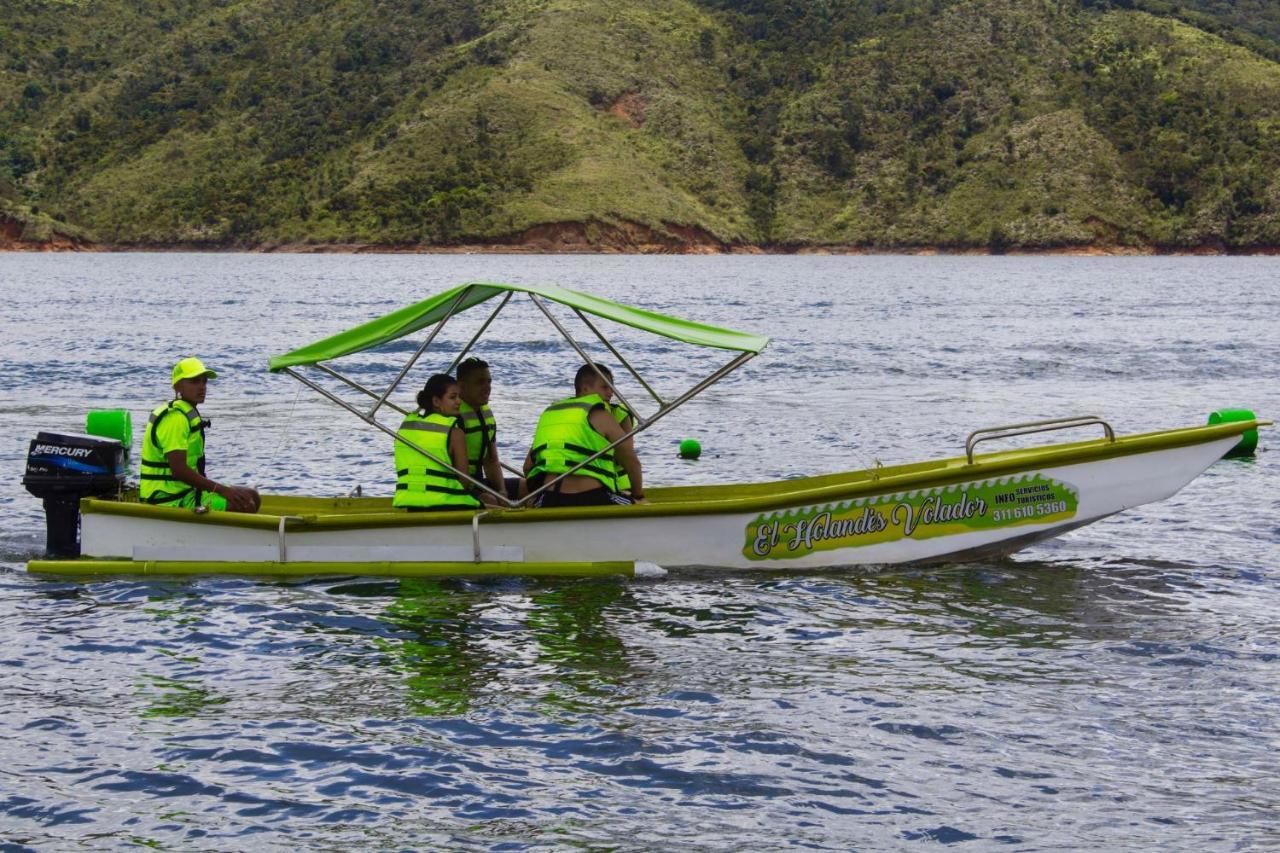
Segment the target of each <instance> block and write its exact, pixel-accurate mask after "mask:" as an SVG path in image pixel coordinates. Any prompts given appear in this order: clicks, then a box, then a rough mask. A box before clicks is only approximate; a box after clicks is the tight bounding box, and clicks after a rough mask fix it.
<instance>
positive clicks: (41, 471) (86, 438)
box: [22, 432, 129, 557]
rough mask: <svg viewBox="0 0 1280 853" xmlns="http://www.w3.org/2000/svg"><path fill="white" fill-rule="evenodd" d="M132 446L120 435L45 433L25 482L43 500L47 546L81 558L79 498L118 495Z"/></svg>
mask: <svg viewBox="0 0 1280 853" xmlns="http://www.w3.org/2000/svg"><path fill="white" fill-rule="evenodd" d="M128 460H129V448H128V446H127V445H125V444H124V443H123V442H122V441H121V440H120V439H113V438H101V437H97V436H92V435H67V434H64V433H56V432H40V433H37V434H36V439H35V441H33V442H31V447H30V449H29V450H28V451H27V472H26V474H24V475H23V477H22V485H24V486H26V487H27V491H28V492H31V494H33V495H35V496H36V497H38V498H40V499H41V500H43V501H44V517H45V533H46V536H45V550H46V552H47V553H48V555H49V556H50V557H79V556H80V499H81V498H92V497H104V496H107V495H118V494H119V493H120V491H121V490H122V489H123V488H124V485H125V478H126V476H127V475H128Z"/></svg>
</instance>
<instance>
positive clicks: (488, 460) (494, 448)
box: [484, 442, 507, 492]
mask: <svg viewBox="0 0 1280 853" xmlns="http://www.w3.org/2000/svg"><path fill="white" fill-rule="evenodd" d="M484 476H485V478H486V479H488V481H489V485H491V486H493V487H494V488H495V489H497V490H498V491H499V492H505V491H506V484H507V481H506V480H505V479H504V478H503V476H502V463H501V462H500V461H499V460H498V445H497V443H496V442H495V443H494V444H491V445H489V455H488V456H487V457H485V460H484Z"/></svg>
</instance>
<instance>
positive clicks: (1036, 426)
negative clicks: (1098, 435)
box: [964, 415, 1116, 465]
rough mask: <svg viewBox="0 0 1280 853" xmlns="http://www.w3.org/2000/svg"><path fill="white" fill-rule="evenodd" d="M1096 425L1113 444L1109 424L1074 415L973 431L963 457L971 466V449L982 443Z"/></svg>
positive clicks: (1114, 433) (1113, 433)
mask: <svg viewBox="0 0 1280 853" xmlns="http://www.w3.org/2000/svg"><path fill="white" fill-rule="evenodd" d="M1094 424H1097V425H1099V426H1101V427H1102V429H1103V431H1104V432H1105V433H1106V435H1107V441H1110V442H1114V441H1115V440H1116V432H1115V430H1113V429H1112V428H1111V424H1109V423H1107V422H1106V421H1104V420H1103V419H1102V418H1100V417H1098V416H1097V415H1076V416H1075V417H1070V418H1050V419H1049V420H1047V421H1027V422H1026V423H1021V424H1007V425H1005V426H995V427H983V428H982V429H975V430H974V431H973V432H971V433H969V437H968V438H967V439H965V442H964V455H965V458H966V459H967V460H968V461H969V464H970V465H972V464H973V449H974V448H975V447H977V446H978V445H979V444H981V443H982V442H984V441H995V440H996V439H997V438H1011V437H1013V436H1015V435H1032V434H1033V433H1037V432H1053V431H1054V430H1059V429H1074V428H1075V427H1082V426H1091V425H1094Z"/></svg>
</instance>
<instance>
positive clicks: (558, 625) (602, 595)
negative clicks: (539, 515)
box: [525, 579, 635, 713]
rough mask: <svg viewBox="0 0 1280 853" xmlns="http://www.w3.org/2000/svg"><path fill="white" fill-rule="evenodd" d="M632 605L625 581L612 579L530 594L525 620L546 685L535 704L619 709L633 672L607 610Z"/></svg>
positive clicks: (587, 710) (602, 710) (573, 708)
mask: <svg viewBox="0 0 1280 853" xmlns="http://www.w3.org/2000/svg"><path fill="white" fill-rule="evenodd" d="M634 606H635V603H634V599H633V598H632V597H631V595H630V594H629V591H628V587H627V585H626V584H625V583H622V582H620V581H617V580H614V579H588V580H585V581H583V582H579V583H570V584H566V585H563V586H560V587H557V588H548V589H543V590H539V591H537V592H535V593H534V594H532V595H530V596H529V610H528V612H527V615H526V619H525V624H526V626H527V628H528V634H529V636H530V638H531V639H532V640H533V642H534V643H535V644H536V646H537V650H536V653H535V654H536V657H535V665H536V666H537V667H538V669H539V671H540V676H541V680H542V681H543V682H544V685H545V692H543V694H542V695H541V696H540V697H539V703H540V704H543V705H547V706H551V707H554V708H557V709H560V710H564V711H570V712H574V711H577V712H584V713H590V712H593V711H594V712H597V713H606V712H608V711H610V710H612V709H615V708H617V707H618V705H619V702H618V696H617V694H618V692H619V690H620V689H621V688H622V687H623V685H625V684H626V683H628V682H629V681H630V680H631V678H632V677H633V676H634V673H633V672H632V668H631V662H630V660H629V659H628V656H627V651H626V649H625V648H624V647H623V644H622V641H621V640H620V639H619V638H618V636H617V635H616V634H615V633H614V631H613V629H612V627H611V625H610V619H609V618H608V617H607V616H606V611H607V610H608V611H612V610H614V609H615V608H616V609H618V610H632V609H634ZM611 615H612V614H611Z"/></svg>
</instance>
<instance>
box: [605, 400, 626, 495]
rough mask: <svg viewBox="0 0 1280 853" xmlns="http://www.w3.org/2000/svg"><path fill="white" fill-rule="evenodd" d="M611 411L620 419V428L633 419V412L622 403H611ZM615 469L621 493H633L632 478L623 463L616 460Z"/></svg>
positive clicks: (624, 429) (624, 430)
mask: <svg viewBox="0 0 1280 853" xmlns="http://www.w3.org/2000/svg"><path fill="white" fill-rule="evenodd" d="M609 411H610V412H612V413H613V416H614V417H615V418H617V419H618V425H619V426H622V425H623V424H624V423H626V421H627V418H629V417H631V410H630V409H628V408H627V407H626V406H624V405H622V404H621V403H610V404H609ZM623 432H626V428H625V427H624V428H623ZM613 469H614V476H615V477H617V479H618V491H619V492H629V491H631V477H630V476H628V475H627V469H626V468H623V467H622V463H620V462H618V461H617V460H614V465H613Z"/></svg>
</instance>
